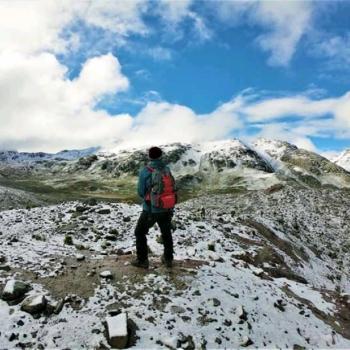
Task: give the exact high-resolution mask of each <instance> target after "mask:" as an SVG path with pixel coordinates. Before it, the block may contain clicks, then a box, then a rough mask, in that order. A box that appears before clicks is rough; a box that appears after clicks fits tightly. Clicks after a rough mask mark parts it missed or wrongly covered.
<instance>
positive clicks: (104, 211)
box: [97, 208, 111, 215]
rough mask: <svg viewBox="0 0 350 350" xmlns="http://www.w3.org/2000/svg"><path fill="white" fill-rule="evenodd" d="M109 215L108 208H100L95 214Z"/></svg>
mask: <svg viewBox="0 0 350 350" xmlns="http://www.w3.org/2000/svg"><path fill="white" fill-rule="evenodd" d="M110 213H111V209H109V208H102V209H99V210H97V214H102V215H106V214H110Z"/></svg>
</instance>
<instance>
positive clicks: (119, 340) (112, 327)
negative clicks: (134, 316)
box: [106, 313, 128, 349]
mask: <svg viewBox="0 0 350 350" xmlns="http://www.w3.org/2000/svg"><path fill="white" fill-rule="evenodd" d="M106 324H107V335H108V343H109V345H110V346H111V347H112V348H115V349H125V348H126V346H127V344H128V318H127V315H126V313H120V314H119V315H116V316H112V317H106Z"/></svg>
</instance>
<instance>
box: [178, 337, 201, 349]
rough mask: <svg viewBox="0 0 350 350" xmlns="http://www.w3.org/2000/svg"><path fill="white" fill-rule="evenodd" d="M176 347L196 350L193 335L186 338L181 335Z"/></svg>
mask: <svg viewBox="0 0 350 350" xmlns="http://www.w3.org/2000/svg"><path fill="white" fill-rule="evenodd" d="M176 346H177V348H181V349H184V350H194V349H195V348H196V346H195V344H194V341H193V338H192V336H191V335H188V336H184V335H183V334H181V333H180V338H179V339H178V341H177V344H176Z"/></svg>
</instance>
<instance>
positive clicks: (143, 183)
mask: <svg viewBox="0 0 350 350" xmlns="http://www.w3.org/2000/svg"><path fill="white" fill-rule="evenodd" d="M147 175H148V173H147V170H146V169H145V168H143V169H142V170H141V171H140V174H139V181H138V184H137V194H138V195H139V196H140V197H141V198H143V199H144V198H145V195H146V193H147Z"/></svg>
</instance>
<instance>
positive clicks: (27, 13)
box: [0, 0, 76, 53]
mask: <svg viewBox="0 0 350 350" xmlns="http://www.w3.org/2000/svg"><path fill="white" fill-rule="evenodd" d="M68 5H69V2H68V1H66V0H63V1H61V2H58V1H44V0H37V1H8V0H3V1H1V2H0V52H13V51H20V52H26V53H32V52H38V51H40V50H44V49H45V50H52V51H56V52H57V51H63V50H65V49H66V46H67V44H68V43H67V42H66V41H65V40H63V39H62V38H60V32H61V30H62V28H64V26H66V25H67V24H68V23H69V22H70V21H71V20H72V19H73V14H74V12H75V9H76V6H75V5H74V4H71V5H70V6H68Z"/></svg>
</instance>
